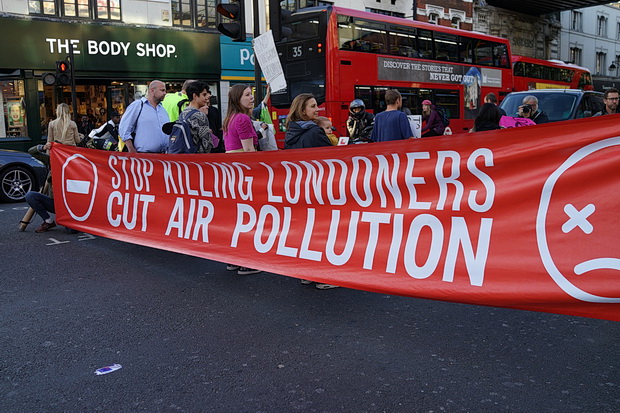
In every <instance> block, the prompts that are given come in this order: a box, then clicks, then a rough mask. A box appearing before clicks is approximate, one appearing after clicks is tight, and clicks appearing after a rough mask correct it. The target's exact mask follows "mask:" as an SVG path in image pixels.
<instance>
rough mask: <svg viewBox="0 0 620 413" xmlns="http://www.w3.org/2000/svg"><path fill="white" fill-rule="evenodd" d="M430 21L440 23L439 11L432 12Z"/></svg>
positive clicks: (429, 17)
mask: <svg viewBox="0 0 620 413" xmlns="http://www.w3.org/2000/svg"><path fill="white" fill-rule="evenodd" d="M428 22H429V23H432V24H439V15H438V14H437V13H430V14H429V15H428Z"/></svg>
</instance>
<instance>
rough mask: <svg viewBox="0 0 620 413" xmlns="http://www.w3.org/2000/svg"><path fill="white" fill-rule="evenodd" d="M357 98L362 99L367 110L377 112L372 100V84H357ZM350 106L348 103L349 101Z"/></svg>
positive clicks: (355, 91)
mask: <svg viewBox="0 0 620 413" xmlns="http://www.w3.org/2000/svg"><path fill="white" fill-rule="evenodd" d="M354 94H355V99H362V101H363V102H364V106H366V110H367V111H368V112H371V113H373V112H374V113H376V112H375V110H374V108H373V100H372V96H373V95H372V88H371V87H370V86H356V87H355V90H354ZM347 106H348V103H347Z"/></svg>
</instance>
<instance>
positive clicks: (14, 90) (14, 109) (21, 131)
mask: <svg viewBox="0 0 620 413" xmlns="http://www.w3.org/2000/svg"><path fill="white" fill-rule="evenodd" d="M0 106H1V107H2V112H3V117H2V120H1V122H0V136H6V137H16V136H27V135H28V133H27V128H26V106H25V100H24V81H23V80H2V81H0Z"/></svg>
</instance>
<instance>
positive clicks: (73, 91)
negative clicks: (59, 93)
mask: <svg viewBox="0 0 620 413" xmlns="http://www.w3.org/2000/svg"><path fill="white" fill-rule="evenodd" d="M69 59H70V62H71V107H72V108H73V120H75V121H77V115H78V114H77V98H76V96H75V61H74V60H73V48H72V47H70V48H69Z"/></svg>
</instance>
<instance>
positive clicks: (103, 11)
mask: <svg viewBox="0 0 620 413" xmlns="http://www.w3.org/2000/svg"><path fill="white" fill-rule="evenodd" d="M96 12H97V14H96V16H97V19H98V20H120V19H121V2H120V0H97V8H96Z"/></svg>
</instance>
